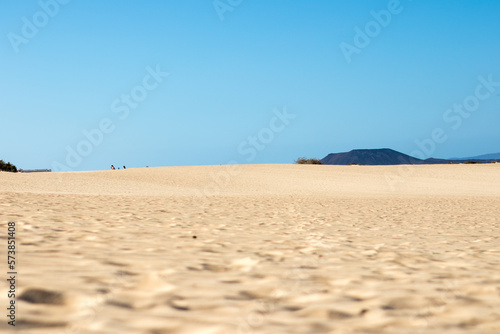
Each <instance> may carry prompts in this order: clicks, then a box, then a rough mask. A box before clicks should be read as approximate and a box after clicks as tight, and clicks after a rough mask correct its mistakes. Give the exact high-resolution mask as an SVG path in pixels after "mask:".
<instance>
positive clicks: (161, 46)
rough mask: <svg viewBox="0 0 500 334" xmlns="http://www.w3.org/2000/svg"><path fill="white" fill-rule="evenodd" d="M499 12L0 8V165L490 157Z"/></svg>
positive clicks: (405, 4)
mask: <svg viewBox="0 0 500 334" xmlns="http://www.w3.org/2000/svg"><path fill="white" fill-rule="evenodd" d="M499 15H500V2H498V1H485V0H484V1H481V0H480V1H478V0H475V1H473V0H470V1H451V0H448V1H440V2H439V3H437V2H436V1H431V0H413V1H410V0H401V1H395V0H391V1H350V0H344V1H327V0H324V1H323V0H317V1H305V0H304V1H290V0H274V1H265V0H253V1H249V0H242V1H239V0H220V1H212V0H206V1H201V0H183V1H180V0H177V1H171V0H162V1H160V0H157V1H138V0H136V1H135V0H134V1H132V0H125V1H114V0H109V1H83V0H71V1H69V0H64V1H63V0H41V1H32V0H24V1H18V0H3V1H1V3H0V36H1V38H0V57H1V58H0V59H1V61H0V74H1V77H0V88H1V92H2V94H1V96H2V102H1V106H0V110H1V115H2V122H1V123H0V159H3V160H6V161H7V160H8V161H11V162H12V163H14V164H16V165H17V166H18V167H20V168H25V169H28V168H53V169H54V170H98V169H107V168H109V166H110V165H111V164H114V165H115V166H122V165H127V167H143V166H172V165H206V164H226V163H291V162H293V161H294V160H295V159H296V158H298V157H301V156H307V157H317V158H323V157H324V156H326V155H327V154H328V153H333V152H343V151H349V150H351V149H356V148H382V147H390V148H393V149H396V150H399V151H402V152H404V153H407V154H411V153H414V154H415V153H416V154H420V155H421V156H422V157H428V156H433V157H442V158H447V157H455V156H459V157H460V156H473V155H479V154H485V153H493V152H499V151H500V145H499V143H500V131H498V125H499V124H500V67H499V65H498V64H499V63H498V60H499V56H500V20H498V17H499ZM346 50H348V51H346ZM353 50H355V51H353ZM167 73H168V74H167ZM481 78H482V79H481ZM488 82H489V83H488ZM127 96H128V100H127ZM127 101H128V102H127ZM454 105H458V107H457V108H460V106H462V109H461V110H462V111H460V112H459V111H457V110H460V109H454ZM463 106H466V109H465V110H464V107H463ZM284 115H285V116H284ZM436 131H437V132H436ZM85 133H86V134H87V135H85ZM433 136H434V137H433Z"/></svg>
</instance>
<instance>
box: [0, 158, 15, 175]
mask: <svg viewBox="0 0 500 334" xmlns="http://www.w3.org/2000/svg"><path fill="white" fill-rule="evenodd" d="M0 170H1V171H4V172H12V173H17V168H16V166H14V165H13V164H11V163H10V162H7V163H5V162H4V161H3V160H0Z"/></svg>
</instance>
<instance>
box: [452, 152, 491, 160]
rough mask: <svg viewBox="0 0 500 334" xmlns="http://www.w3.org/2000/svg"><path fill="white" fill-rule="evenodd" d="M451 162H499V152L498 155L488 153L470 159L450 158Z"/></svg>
mask: <svg viewBox="0 0 500 334" xmlns="http://www.w3.org/2000/svg"><path fill="white" fill-rule="evenodd" d="M452 159H453V160H478V159H479V160H500V152H499V153H490V154H483V155H478V156H475V157H470V158H452Z"/></svg>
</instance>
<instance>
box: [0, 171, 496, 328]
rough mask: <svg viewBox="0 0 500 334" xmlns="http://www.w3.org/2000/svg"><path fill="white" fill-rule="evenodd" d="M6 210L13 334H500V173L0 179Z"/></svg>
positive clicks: (1, 301) (1, 237) (1, 205)
mask: <svg viewBox="0 0 500 334" xmlns="http://www.w3.org/2000/svg"><path fill="white" fill-rule="evenodd" d="M0 198H1V200H0V225H1V230H2V233H1V234H0V242H1V243H3V244H2V245H1V247H0V249H1V252H0V254H1V256H2V259H3V260H2V263H3V265H2V272H3V276H2V277H6V276H7V274H6V272H7V271H8V270H7V264H6V258H7V224H8V222H15V223H16V229H17V230H16V240H17V250H16V262H17V268H16V269H17V272H18V279H17V286H16V289H17V293H16V307H17V317H16V327H15V331H16V332H18V333H33V334H35V333H37V334H38V333H40V334H41V333H50V334H55V333H82V334H83V333H95V334H108V333H141V334H166V333H212V334H219V333H220V334H222V333H224V334H225V333H234V334H240V333H245V334H246V333H356V334H357V333H359V334H361V333H394V334H402V333H432V334H438V333H439V334H441V333H447V334H462V333H477V334H488V333H491V334H494V333H495V334H496V333H500V164H484V165H422V166H302V165H242V166H225V165H222V166H200V167H158V168H140V169H127V170H115V171H96V172H64V173H31V174H22V173H17V174H12V173H0ZM7 278H8V277H7ZM1 287H2V291H3V292H2V293H1V295H0V305H2V309H3V310H4V311H3V314H2V317H3V319H4V320H2V322H1V323H0V331H5V332H8V331H9V330H12V328H11V326H8V325H7V320H8V318H6V317H5V314H7V311H6V310H5V308H6V307H7V305H8V303H9V299H8V297H7V291H8V290H9V283H8V282H7V281H6V280H5V279H2V283H1Z"/></svg>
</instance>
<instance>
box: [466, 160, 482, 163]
mask: <svg viewBox="0 0 500 334" xmlns="http://www.w3.org/2000/svg"><path fill="white" fill-rule="evenodd" d="M465 163H466V164H478V163H479V162H477V161H474V160H467V161H466V162H465Z"/></svg>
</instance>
